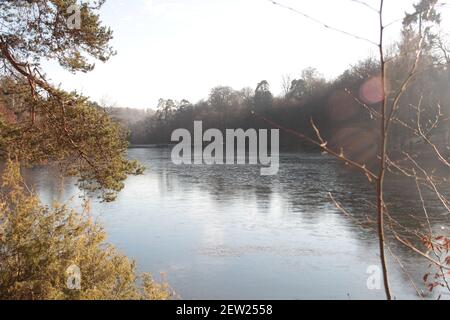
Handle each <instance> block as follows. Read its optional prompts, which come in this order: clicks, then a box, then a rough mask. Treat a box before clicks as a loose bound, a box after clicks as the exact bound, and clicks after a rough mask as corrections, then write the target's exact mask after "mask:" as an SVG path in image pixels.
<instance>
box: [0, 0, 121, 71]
mask: <svg viewBox="0 0 450 320" xmlns="http://www.w3.org/2000/svg"><path fill="white" fill-rule="evenodd" d="M104 2H105V0H94V1H85V0H82V1H79V0H27V1H23V0H14V1H0V21H1V22H2V23H1V24H0V38H1V39H2V41H3V42H5V43H7V44H8V48H9V50H10V51H11V52H12V53H14V55H15V56H16V57H17V58H20V60H21V61H23V62H25V61H26V62H29V63H31V64H33V65H34V66H37V67H39V65H40V63H41V61H42V60H44V59H50V60H57V61H58V62H59V64H60V65H61V66H63V67H64V68H66V69H68V70H70V71H72V72H74V71H83V72H86V71H90V70H92V69H93V67H94V64H93V63H91V62H89V58H94V59H98V60H100V61H106V60H108V59H109V58H110V57H111V55H113V54H114V50H113V49H112V48H111V47H110V46H109V44H108V43H109V41H110V40H111V39H112V31H111V30H110V29H109V28H107V27H104V26H102V25H101V23H100V17H99V14H98V10H99V9H100V8H101V6H102V5H103V4H104ZM73 5H78V7H79V9H80V18H81V24H80V28H70V27H69V26H70V25H69V24H68V23H67V21H68V18H70V16H71V14H73V13H71V11H70V10H68V9H70V8H71V6H73Z"/></svg>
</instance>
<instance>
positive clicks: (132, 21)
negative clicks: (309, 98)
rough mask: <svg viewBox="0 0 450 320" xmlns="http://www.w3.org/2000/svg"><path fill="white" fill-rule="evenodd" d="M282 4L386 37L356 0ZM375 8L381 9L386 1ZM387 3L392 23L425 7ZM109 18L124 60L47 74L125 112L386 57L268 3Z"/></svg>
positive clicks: (236, 1)
mask: <svg viewBox="0 0 450 320" xmlns="http://www.w3.org/2000/svg"><path fill="white" fill-rule="evenodd" d="M278 2H280V3H282V4H285V5H288V6H291V7H294V8H296V9H298V10H300V11H302V12H304V13H306V14H308V15H311V16H313V17H315V18H317V19H319V20H322V21H325V22H327V23H328V24H329V25H332V26H335V27H337V28H340V29H343V30H346V31H349V32H351V33H355V34H358V35H361V36H363V37H366V38H370V39H373V41H377V39H378V28H377V26H378V17H377V15H376V13H375V12H373V11H371V10H370V9H369V8H367V7H365V6H363V5H361V4H358V3H356V2H355V1H351V0H279V1H278ZM366 2H367V3H370V4H371V5H373V6H378V5H379V1H378V0H369V1H366ZM385 2H386V14H385V20H386V22H390V21H392V20H396V19H399V18H401V17H403V15H404V11H405V10H408V11H410V10H411V7H412V4H413V3H414V2H415V1H412V0H387V1H385ZM446 10H447V11H450V10H449V9H446ZM101 16H102V19H103V21H104V23H105V24H106V25H109V26H110V27H111V28H112V29H113V31H114V40H113V42H112V44H113V46H114V48H115V49H116V50H117V51H118V54H117V56H115V57H113V58H112V59H111V60H110V61H108V62H107V63H106V64H102V63H97V66H96V69H95V70H94V71H93V72H90V73H88V74H77V75H71V74H70V73H68V72H65V71H62V70H60V68H58V67H56V66H54V65H51V66H47V74H48V76H49V77H50V78H51V79H52V80H53V81H54V82H55V83H57V84H58V83H62V86H63V87H64V88H66V89H77V90H79V91H81V92H82V93H83V94H85V95H87V96H90V97H91V98H92V99H94V100H97V101H100V100H101V99H106V100H107V101H108V102H109V103H115V104H117V105H118V106H124V107H125V106H127V107H135V108H155V107H156V104H157V100H158V99H159V98H172V99H177V100H181V99H183V98H184V99H188V100H189V101H191V102H196V101H198V100H199V99H202V98H206V97H207V96H208V93H209V91H210V89H211V88H212V87H214V86H217V85H228V86H231V87H233V88H235V89H240V88H242V87H246V86H249V87H252V88H254V87H256V84H257V82H259V81H261V80H268V81H269V83H270V85H271V91H272V92H273V93H274V94H278V93H280V92H281V79H282V76H283V75H284V74H291V75H292V76H294V77H295V76H298V75H299V74H300V73H301V70H302V69H303V68H305V67H308V66H313V67H316V68H317V69H318V70H319V71H320V72H321V73H322V74H324V75H325V76H326V77H327V78H332V77H335V76H337V75H339V74H340V73H341V72H343V71H344V70H345V69H346V68H347V67H348V66H349V65H350V64H352V63H355V62H356V61H358V60H359V59H362V58H364V57H367V56H368V55H370V54H372V55H375V54H376V52H377V51H376V50H377V49H376V47H374V46H373V45H371V44H369V43H367V42H364V41H360V40H356V39H353V38H351V37H348V36H345V35H342V34H340V33H336V32H334V31H331V30H327V29H324V28H323V27H321V26H320V25H318V24H315V23H314V22H311V21H310V20H308V19H305V18H304V17H302V16H301V15H298V14H295V13H293V12H292V11H289V10H286V9H283V8H280V7H278V6H275V5H273V4H272V3H271V2H270V1H268V0H127V1H125V0H107V2H106V4H105V6H104V8H103V9H102V12H101ZM447 16H448V14H446V15H445V16H444V18H447ZM447 20H449V19H447ZM400 26H401V24H400V23H397V24H394V25H393V26H391V27H390V28H389V35H388V39H390V40H393V39H395V38H396V37H397V36H398V34H399V29H400ZM446 26H450V24H449V23H448V21H447V22H446Z"/></svg>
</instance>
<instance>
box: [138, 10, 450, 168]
mask: <svg viewBox="0 0 450 320" xmlns="http://www.w3.org/2000/svg"><path fill="white" fill-rule="evenodd" d="M423 19H428V20H429V21H428V22H430V23H433V25H439V24H440V16H427V17H425V18H424V17H421V18H420V19H418V18H417V15H415V14H409V15H408V14H407V15H406V16H405V19H404V20H403V28H402V33H401V39H400V40H399V41H398V42H397V43H394V44H393V45H392V46H391V50H390V52H389V53H388V56H387V57H386V60H387V61H388V63H387V64H386V66H387V70H386V73H387V79H388V84H387V85H388V89H389V91H390V93H389V97H388V98H389V99H393V97H394V96H395V93H396V92H398V91H399V90H402V88H401V84H402V83H401V80H402V79H404V78H405V77H406V76H407V73H408V71H409V70H410V69H411V66H412V64H413V63H414V62H415V61H416V59H415V52H416V50H414V48H415V47H416V46H417V45H418V43H419V42H422V46H423V47H424V49H423V50H422V52H421V54H422V57H421V59H420V63H419V65H418V66H417V70H418V71H419V72H417V74H418V75H415V77H414V79H413V82H412V84H411V85H410V86H409V89H408V92H406V93H405V94H403V95H402V98H401V101H400V102H399V104H400V105H402V106H404V107H402V108H399V110H396V111H395V113H396V114H395V121H394V122H396V125H395V127H393V128H392V130H393V132H394V134H392V135H391V137H390V141H389V149H390V150H391V151H394V152H395V151H398V152H400V151H404V150H408V149H409V148H415V150H417V148H420V145H418V143H419V144H420V142H419V141H417V140H418V139H416V138H415V137H416V135H415V134H414V132H412V131H411V130H410V128H408V124H412V123H416V122H417V113H416V112H412V111H413V110H414V109H415V108H416V109H417V108H420V109H423V112H422V113H421V119H419V121H420V122H421V123H422V124H423V126H424V128H429V129H430V130H429V132H428V133H427V134H428V135H429V136H430V139H433V140H436V141H437V142H438V143H439V144H441V145H442V144H444V145H448V137H449V135H450V131H449V130H450V129H449V128H450V126H449V121H448V118H449V116H450V102H449V101H450V92H449V91H450V90H449V83H450V69H449V68H448V66H449V63H450V59H449V54H448V50H447V47H446V46H445V43H446V42H445V41H446V39H445V38H444V37H443V36H442V35H441V34H440V33H438V32H437V31H435V30H436V29H433V28H429V29H426V30H425V32H421V33H420V34H425V35H426V36H425V37H424V39H419V33H418V32H417V29H418V28H420V26H419V24H423V25H425V23H424V21H423ZM382 96H383V89H382V86H381V80H380V63H379V60H378V59H377V58H371V57H369V58H367V59H365V60H362V61H360V62H358V63H356V64H355V65H353V66H351V67H349V69H348V70H346V71H345V72H343V73H342V74H341V75H340V76H338V77H337V78H335V79H333V80H326V79H325V78H324V77H323V76H322V75H321V74H320V73H319V72H318V71H317V70H316V69H314V68H307V69H305V70H303V72H302V73H301V76H300V77H298V78H293V79H291V78H290V77H288V76H285V77H284V78H283V93H282V94H281V95H279V96H274V94H273V93H272V92H271V90H270V86H269V83H268V82H267V81H265V80H263V81H261V82H259V83H258V84H257V85H256V86H255V88H254V89H253V88H243V89H241V90H234V89H233V88H231V87H227V86H218V87H215V88H213V89H212V90H211V92H210V94H209V97H208V98H207V99H205V100H201V101H199V102H197V103H191V102H189V101H187V100H182V101H176V100H172V99H160V100H159V104H158V107H157V110H156V112H155V113H154V114H152V115H149V116H147V117H145V118H144V119H143V120H141V121H139V122H136V123H134V124H133V125H131V126H130V129H131V135H130V141H131V143H133V144H167V143H170V136H171V132H172V131H173V130H175V129H177V128H186V129H188V130H192V127H193V122H194V120H202V121H203V127H204V129H208V128H218V129H221V130H225V129H227V128H229V129H233V128H242V129H248V128H255V129H259V128H268V127H270V126H269V124H268V123H267V122H265V121H264V120H261V119H262V118H267V119H270V120H271V121H273V122H275V123H277V124H279V125H281V126H282V127H285V128H289V129H293V130H295V131H298V132H301V133H303V134H306V135H308V136H311V137H314V136H315V132H314V130H313V126H312V125H311V120H312V121H314V123H315V125H316V126H317V128H319V129H320V133H321V135H322V136H323V137H324V139H325V140H326V141H328V142H329V144H330V146H331V147H332V148H334V149H336V150H340V149H345V150H346V152H347V153H349V154H350V156H351V157H353V158H355V159H358V160H364V161H370V160H371V159H373V158H374V157H376V154H377V149H378V145H377V143H376V142H375V140H376V139H373V136H375V134H376V132H377V130H378V128H379V125H378V121H377V112H379V110H380V108H381V105H380V101H381V97H382ZM419 104H420V106H419ZM408 110H411V112H409V111H408ZM436 117H439V121H440V122H443V123H440V126H436V130H435V129H434V128H431V126H432V123H433V122H434V121H436V119H437V118H436ZM419 140H420V139H419ZM280 147H281V148H282V149H285V150H297V149H305V148H309V147H311V146H309V145H308V144H307V143H305V142H304V141H302V140H300V139H298V137H295V136H293V135H291V134H289V133H285V132H281V133H280Z"/></svg>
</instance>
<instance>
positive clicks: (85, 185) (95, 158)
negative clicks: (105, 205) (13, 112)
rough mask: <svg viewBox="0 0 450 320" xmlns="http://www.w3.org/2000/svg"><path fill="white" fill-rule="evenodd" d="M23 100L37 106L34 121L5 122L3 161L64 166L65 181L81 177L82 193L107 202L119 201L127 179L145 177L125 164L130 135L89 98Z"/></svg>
mask: <svg viewBox="0 0 450 320" xmlns="http://www.w3.org/2000/svg"><path fill="white" fill-rule="evenodd" d="M21 97H22V99H24V100H25V102H24V103H25V105H28V104H32V105H33V107H34V110H35V121H34V123H30V122H29V121H15V122H7V121H5V120H3V121H1V120H0V128H1V131H0V150H1V153H2V155H3V157H4V158H10V159H18V160H20V161H21V163H22V164H24V165H36V164H46V163H49V162H59V163H60V164H61V168H62V169H63V173H64V174H65V175H68V176H76V177H79V186H80V187H81V188H82V189H84V190H87V191H89V192H96V191H100V193H101V196H102V197H103V199H104V200H106V201H110V200H113V199H114V198H115V196H116V192H117V191H120V190H121V189H122V188H123V181H124V180H125V179H126V177H127V175H128V174H140V173H142V170H143V168H142V167H141V166H140V165H139V164H138V163H137V162H135V161H128V160H126V151H127V146H128V144H127V142H126V132H124V130H123V129H122V128H121V127H120V126H119V125H118V124H117V123H114V122H112V121H111V119H110V118H109V116H108V115H107V113H106V112H104V111H103V110H101V109H100V108H98V107H96V106H94V105H93V104H91V103H90V102H89V101H88V100H87V99H86V98H84V97H82V96H80V95H77V94H75V93H70V94H69V93H65V92H62V91H58V95H57V97H54V96H50V97H48V98H43V97H36V98H32V97H31V96H26V95H24V94H22V95H21ZM61 101H63V102H62V104H61ZM21 117H24V115H21ZM0 119H1V115H0Z"/></svg>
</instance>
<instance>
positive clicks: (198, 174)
mask: <svg viewBox="0 0 450 320" xmlns="http://www.w3.org/2000/svg"><path fill="white" fill-rule="evenodd" d="M170 152H171V150H170V149H169V148H156V147H152V148H150V147H149V148H135V149H130V150H129V157H130V158H132V159H137V160H139V161H140V162H141V163H142V164H143V165H145V166H146V167H147V170H146V172H145V174H144V175H141V176H136V177H130V178H129V179H128V180H127V181H126V186H125V188H124V190H123V191H122V192H121V193H120V194H119V196H118V198H117V200H116V201H115V202H112V203H100V202H98V201H94V203H93V206H92V211H93V213H94V214H95V216H97V217H98V219H99V220H100V221H101V222H102V223H103V224H104V225H105V228H106V231H107V232H108V235H109V241H110V242H111V243H113V244H114V245H116V246H117V247H118V248H119V249H120V250H121V251H122V252H124V253H125V254H127V255H128V256H129V257H131V258H133V259H135V260H136V262H137V266H138V269H139V271H148V272H151V273H152V274H153V275H154V276H155V278H157V279H159V274H160V273H161V272H162V273H165V274H166V278H167V281H168V282H169V283H170V285H171V286H172V287H173V288H174V289H175V290H176V292H177V293H178V294H179V295H180V296H181V297H182V298H185V299H384V298H385V296H384V291H383V290H369V289H368V287H367V279H368V278H369V276H370V274H368V273H367V270H368V268H369V267H370V266H371V265H379V257H378V242H377V235H376V232H375V231H374V229H368V230H367V229H363V228H361V226H360V225H359V223H358V221H360V222H361V221H364V220H365V219H366V216H370V217H372V218H375V209H374V208H373V207H372V205H371V203H370V201H372V200H373V190H374V185H370V184H369V183H368V181H367V179H366V178H365V177H364V176H362V175H360V174H359V173H358V172H355V171H352V170H350V169H348V168H346V167H345V166H343V165H342V164H341V163H339V162H337V161H336V160H335V159H333V158H331V157H329V156H326V155H321V154H320V153H282V154H281V155H280V170H279V173H278V175H275V176H260V171H259V167H258V166H237V165H226V166H225V165H223V166H222V165H215V166H207V165H197V166H195V165H189V166H187V165H181V166H176V165H174V164H172V162H171V161H170ZM26 176H27V179H28V180H29V181H31V182H32V183H33V185H34V188H35V189H36V191H37V192H38V193H39V194H40V195H41V197H42V199H43V201H44V202H46V203H51V202H52V201H53V200H55V199H59V200H64V201H66V200H67V199H69V198H70V197H73V196H75V198H74V200H73V202H74V206H76V205H77V203H78V202H79V201H78V199H77V196H76V195H77V194H78V193H79V191H78V189H77V188H76V187H75V186H74V183H73V181H72V180H71V179H65V180H64V181H61V180H60V179H59V178H58V177H57V175H56V174H55V173H54V172H53V170H52V169H50V168H45V167H39V168H34V169H30V170H27V173H26ZM414 189H415V185H414V184H413V183H411V182H410V183H407V184H406V185H405V183H403V182H401V181H397V180H393V181H392V183H390V184H389V195H390V196H389V199H388V201H389V202H392V203H393V207H392V208H395V213H393V214H395V216H396V218H397V219H398V220H399V221H400V222H402V223H404V224H406V225H414V224H415V223H418V222H417V221H415V220H413V219H411V217H410V216H409V214H411V213H413V212H417V214H418V215H419V216H420V215H421V211H420V210H421V209H420V205H419V203H417V198H416V197H414V196H413V195H414ZM329 192H331V193H332V194H333V195H334V196H335V198H336V199H337V200H338V201H339V202H341V203H342V204H343V206H344V207H345V208H346V209H347V210H348V211H349V212H350V213H351V214H353V215H354V218H355V220H353V219H351V218H349V217H347V216H345V215H344V214H343V213H342V212H341V211H340V210H339V209H337V208H336V207H335V205H334V204H333V202H332V201H331V200H330V198H329V195H328V193H329ZM426 197H427V198H426V199H427V203H428V204H430V207H429V210H430V214H432V215H433V221H434V222H433V223H434V225H433V227H434V228H436V229H440V230H446V231H445V232H448V227H449V216H448V215H446V214H445V212H444V210H443V209H442V208H440V206H439V204H438V203H437V201H436V199H434V198H433V195H428V194H426ZM391 247H392V250H393V252H394V253H395V255H396V256H398V257H399V258H400V259H401V260H402V263H403V264H404V266H405V267H407V268H408V270H409V272H410V275H411V277H413V278H414V279H416V280H417V281H418V282H419V284H421V280H420V279H421V278H422V276H423V275H424V273H425V272H426V270H427V265H428V263H426V262H425V261H424V260H423V259H422V258H421V257H419V256H417V255H414V254H411V253H410V252H409V251H408V250H406V249H405V248H404V247H402V245H401V244H399V243H396V242H394V241H392V243H391ZM388 255H389V254H388ZM389 258H390V273H391V282H392V291H393V294H394V295H395V296H396V297H398V298H413V299H415V298H418V297H417V295H416V293H415V291H414V288H413V287H412V286H411V284H410V283H409V280H408V276H407V275H406V274H405V273H404V272H402V269H401V268H400V266H399V265H398V264H397V263H396V261H395V260H394V259H392V258H391V257H389Z"/></svg>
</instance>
